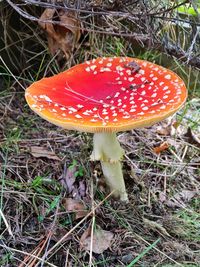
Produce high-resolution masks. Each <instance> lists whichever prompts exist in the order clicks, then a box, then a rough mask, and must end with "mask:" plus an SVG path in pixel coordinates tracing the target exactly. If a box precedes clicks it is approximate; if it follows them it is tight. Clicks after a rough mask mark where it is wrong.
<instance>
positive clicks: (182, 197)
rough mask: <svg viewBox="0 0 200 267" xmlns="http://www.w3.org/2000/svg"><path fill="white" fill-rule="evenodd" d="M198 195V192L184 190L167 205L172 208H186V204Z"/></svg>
mask: <svg viewBox="0 0 200 267" xmlns="http://www.w3.org/2000/svg"><path fill="white" fill-rule="evenodd" d="M196 194H197V191H191V190H183V191H181V192H179V193H176V194H175V195H174V196H173V197H172V198H170V199H169V200H168V201H167V202H166V205H167V206H168V207H171V208H185V207H186V204H187V203H188V202H189V201H190V200H191V199H192V198H193V197H194V196H195V195H196Z"/></svg>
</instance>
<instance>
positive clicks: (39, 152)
mask: <svg viewBox="0 0 200 267" xmlns="http://www.w3.org/2000/svg"><path fill="white" fill-rule="evenodd" d="M30 149H31V151H30V152H31V154H32V155H33V157H35V158H48V159H54V160H61V159H60V158H59V157H58V156H56V154H55V152H53V151H49V150H48V149H46V148H44V147H40V146H32V147H31V148H30Z"/></svg>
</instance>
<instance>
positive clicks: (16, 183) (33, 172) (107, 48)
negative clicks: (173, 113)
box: [0, 24, 200, 267]
mask: <svg viewBox="0 0 200 267" xmlns="http://www.w3.org/2000/svg"><path fill="white" fill-rule="evenodd" d="M27 27H28V28H29V31H28V33H29V34H30V37H31V40H32V41H33V40H34V38H35V37H36V40H35V41H34V43H35V44H36V43H37V44H38V43H39V44H40V50H41V51H40V53H38V52H37V51H34V50H33V51H29V52H27V51H26V53H25V56H26V59H27V62H28V65H27V67H26V68H23V69H22V71H21V72H20V73H18V74H17V75H15V74H14V73H13V71H12V70H11V69H10V66H8V65H7V63H6V62H5V61H4V62H2V63H1V69H2V70H1V73H2V74H3V81H2V84H3V87H2V88H3V91H2V92H0V116H1V115H2V119H1V121H0V140H1V141H0V159H1V171H0V188H1V189H0V190H1V199H0V209H1V211H2V212H3V215H4V217H5V219H6V223H7V225H6V224H5V222H4V220H3V219H2V217H1V216H0V228H1V235H0V246H1V247H0V254H1V258H0V265H1V266H20V267H22V266H23V267H25V266H32V265H31V264H32V263H31V262H33V257H37V261H36V262H35V263H34V265H33V266H57V267H62V266H63V267H64V266H68V265H67V263H68V264H71V266H99V267H107V266H109V267H111V266H126V267H130V266H158V267H167V266H168V267H175V266H187V267H189V266H199V265H198V264H199V262H200V256H199V255H200V246H199V241H200V240H199V228H200V225H199V221H200V212H199V204H200V198H199V194H197V195H195V196H194V197H192V198H191V199H189V200H188V199H187V198H185V199H182V201H183V203H184V207H181V206H179V207H173V206H172V205H171V206H170V205H168V204H167V201H168V200H169V199H171V198H173V197H174V196H175V195H176V194H179V193H181V192H183V190H188V191H194V190H196V191H198V190H199V174H200V173H199V169H198V168H199V162H198V158H199V146H198V145H197V144H193V143H192V140H189V139H188V138H186V135H185V131H187V129H188V126H189V127H191V129H192V131H194V133H196V132H197V131H198V129H199V124H200V122H199V101H198V98H199V97H200V82H199V71H198V70H193V69H192V68H190V67H186V66H184V65H182V64H181V63H180V62H178V61H176V60H173V59H171V58H170V59H169V58H168V57H166V55H164V54H161V53H158V52H152V51H147V52H145V51H141V50H140V51H137V49H133V47H132V46H131V45H130V43H129V42H128V41H126V40H122V39H121V38H116V37H113V38H111V37H106V36H103V37H102V36H99V35H96V34H91V35H90V36H89V37H88V36H86V37H87V38H88V42H89V43H90V46H89V48H88V47H87V46H84V44H83V45H82V46H80V47H79V49H78V50H77V51H75V56H74V59H73V61H72V64H75V63H78V62H81V61H83V60H85V59H86V58H92V57H97V56H103V55H107V56H110V55H116V56H120V55H128V56H131V57H133V56H134V57H135V56H137V57H140V58H143V59H147V60H150V61H152V62H155V63H158V64H162V65H164V66H166V67H170V68H171V69H172V70H174V71H176V72H178V73H179V75H180V76H181V77H183V79H184V80H185V81H186V83H187V86H188V88H189V98H188V102H187V105H186V108H185V109H184V110H182V111H180V112H179V114H178V115H177V117H176V120H178V122H179V123H180V124H181V127H182V128H181V130H180V128H178V129H177V130H176V134H175V135H174V136H173V135H170V134H167V135H164V136H163V135H160V134H158V132H157V130H158V128H157V127H158V126H157V125H156V126H153V127H151V128H148V129H140V130H136V131H132V132H128V133H122V134H120V135H119V139H120V142H121V143H122V145H123V147H124V148H125V150H126V155H127V157H125V158H124V161H123V166H124V172H125V179H126V184H127V188H128V194H129V196H130V204H129V205H125V204H124V205H123V204H122V203H119V202H118V201H114V200H112V199H106V200H105V197H106V195H107V192H106V191H105V186H104V184H103V183H99V178H101V177H102V173H101V171H100V166H99V164H98V163H94V164H92V163H88V158H89V154H90V151H91V136H90V135H88V134H80V133H77V132H67V131H64V130H62V129H58V128H57V127H55V126H53V125H50V124H48V123H47V122H45V121H43V120H42V119H40V118H39V117H37V116H36V115H35V114H33V113H32V112H31V111H30V110H29V108H28V107H27V105H26V103H25V100H24V88H26V87H27V86H28V85H29V84H30V83H31V82H32V81H35V80H38V79H40V78H42V77H43V76H49V75H52V74H55V73H57V72H59V69H62V68H63V66H59V63H58V62H57V61H56V60H52V58H51V57H50V55H49V53H48V50H47V47H46V44H45V42H44V40H43V39H42V38H41V36H40V35H39V34H37V35H35V33H34V31H33V29H34V28H33V25H31V24H30V25H27ZM33 37H34V38H33ZM86 37H85V38H86ZM26 40H27V39H26ZM26 40H24V43H25V44H26ZM27 47H28V46H27ZM34 62H36V63H37V67H35V68H34V67H33V65H34ZM68 65H70V64H68ZM65 67H69V66H65ZM160 126H161V127H163V128H165V127H166V125H165V124H160ZM197 134H198V132H197ZM166 140H167V141H169V142H171V144H172V145H171V148H170V149H169V150H167V151H164V152H163V153H161V155H155V154H154V152H153V148H154V147H155V146H156V145H157V144H159V143H160V142H163V141H166ZM35 145H36V146H41V147H45V148H48V149H49V150H51V151H53V152H55V154H56V155H57V156H59V157H60V158H61V159H62V160H61V161H55V160H51V159H48V158H45V157H44V158H35V157H34V156H33V155H31V153H30V148H31V146H35ZM180 159H181V160H180ZM73 167H76V172H75V173H74V174H73V175H74V178H75V189H74V191H72V192H71V193H69V190H67V188H65V186H63V184H61V182H60V181H61V178H63V175H64V174H66V169H67V170H70V169H72V168H73ZM94 173H95V175H94ZM91 184H93V185H94V186H93V187H94V188H93V190H92V188H91ZM97 184H98V186H97ZM81 190H82V191H81ZM93 191H94V192H93ZM92 192H93V193H94V194H92ZM81 194H82V195H81ZM77 195H78V197H79V198H80V199H81V201H83V202H84V204H85V206H86V208H87V210H89V211H91V210H92V209H93V208H94V207H95V212H94V213H93V216H95V224H96V225H97V226H100V227H101V228H102V229H104V230H107V231H110V232H113V233H114V239H113V240H112V243H111V245H110V247H109V249H107V250H106V251H104V252H103V253H101V254H99V255H98V254H93V255H92V259H90V255H89V252H88V251H84V250H82V249H81V246H80V238H81V236H82V235H83V233H85V231H86V229H87V228H88V226H89V225H90V224H91V223H92V218H91V216H88V217H87V218H85V217H83V218H80V219H79V220H75V215H76V212H70V211H69V210H67V209H66V206H65V204H64V203H65V201H66V199H67V198H72V199H75V198H76V197H77ZM8 226H9V227H10V229H11V231H12V234H13V235H14V237H15V238H13V237H12V235H10V234H9V231H8ZM70 231H71V234H70V235H68V233H69V232H70ZM65 235H67V238H66V240H64V241H63V242H60V240H61V239H62V237H63V236H65ZM59 242H60V243H59ZM44 243H45V244H46V245H45V247H44V248H43V247H42V244H44ZM55 245H56V249H55V250H53V251H52V252H51V253H49V254H48V253H47V252H48V251H49V250H50V249H51V248H52V247H53V246H55ZM38 248H41V251H39V249H38ZM35 249H38V250H37V253H35V254H34V250H35ZM34 255H35V256H34ZM27 256H28V259H27ZM26 259H27V262H29V265H25V264H22V262H23V261H24V260H26ZM90 260H91V264H89V261H90ZM44 261H45V263H43V262H44ZM20 264H21V265H20ZM69 266H70V265H69Z"/></svg>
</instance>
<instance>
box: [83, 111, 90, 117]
mask: <svg viewBox="0 0 200 267" xmlns="http://www.w3.org/2000/svg"><path fill="white" fill-rule="evenodd" d="M82 114H83V115H86V116H89V115H90V113H89V112H87V111H84V112H83V113H82Z"/></svg>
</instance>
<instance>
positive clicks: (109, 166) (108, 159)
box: [91, 133, 128, 201]
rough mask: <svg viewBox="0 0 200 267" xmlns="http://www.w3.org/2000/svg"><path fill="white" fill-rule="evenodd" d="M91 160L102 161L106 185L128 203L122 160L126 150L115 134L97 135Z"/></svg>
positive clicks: (116, 195) (95, 135)
mask: <svg viewBox="0 0 200 267" xmlns="http://www.w3.org/2000/svg"><path fill="white" fill-rule="evenodd" d="M93 142H94V149H93V152H92V155H91V160H100V161H101V166H102V170H103V174H104V177H105V179H106V183H107V184H108V186H109V187H110V190H111V191H113V190H114V193H113V195H114V196H115V197H119V198H120V200H122V201H128V196H127V193H126V188H125V184H124V178H123V174H122V167H121V163H120V160H121V158H122V157H123V155H124V150H123V149H122V148H121V147H120V144H119V142H118V140H117V137H116V134H115V133H95V134H94V137H93Z"/></svg>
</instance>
